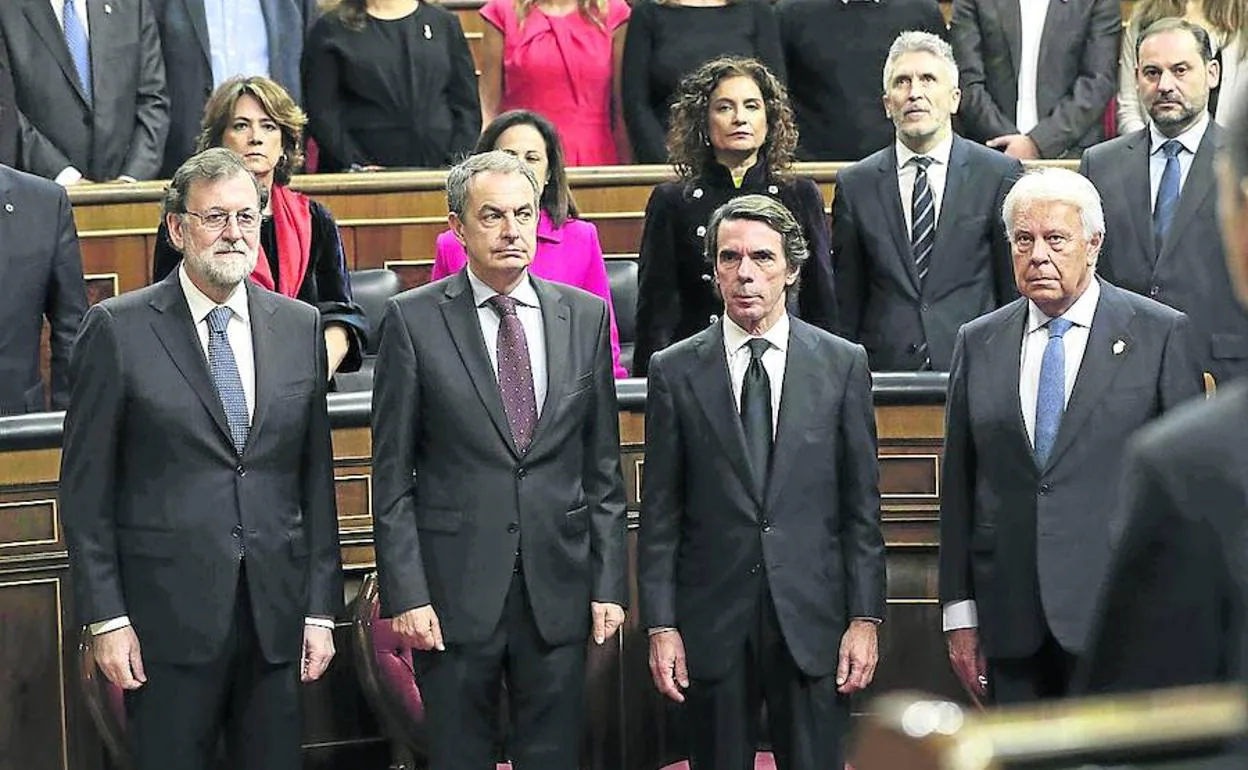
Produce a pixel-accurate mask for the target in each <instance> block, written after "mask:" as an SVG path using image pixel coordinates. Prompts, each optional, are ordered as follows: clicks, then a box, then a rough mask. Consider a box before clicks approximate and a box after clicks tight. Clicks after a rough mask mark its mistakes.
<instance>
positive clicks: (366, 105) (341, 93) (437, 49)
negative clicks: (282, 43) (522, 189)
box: [303, 0, 481, 171]
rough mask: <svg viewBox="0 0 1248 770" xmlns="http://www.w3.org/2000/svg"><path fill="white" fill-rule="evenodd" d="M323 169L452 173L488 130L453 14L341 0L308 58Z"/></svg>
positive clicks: (316, 30) (312, 40)
mask: <svg viewBox="0 0 1248 770" xmlns="http://www.w3.org/2000/svg"><path fill="white" fill-rule="evenodd" d="M303 93H304V99H305V101H306V103H307V107H308V118H309V121H310V123H309V129H310V132H311V134H312V137H313V138H314V139H316V143H317V145H318V147H319V148H320V150H321V161H320V168H319V170H322V171H340V170H361V169H368V170H372V169H377V168H444V167H446V166H450V165H451V164H452V163H454V162H455V161H456V160H457V159H458V158H459V157H461V156H464V155H467V154H468V153H470V152H471V151H472V147H473V145H474V144H475V143H476V141H477V135H478V134H480V133H481V105H480V102H479V101H478V98H477V76H476V68H475V66H474V65H473V62H472V54H471V53H470V52H469V50H468V41H467V40H466V39H465V38H464V30H463V29H462V28H461V27H460V25H459V19H458V18H456V16H455V14H453V13H452V12H450V11H448V10H446V9H445V8H442V7H440V6H437V5H433V4H430V3H427V2H417V0H391V1H390V2H380V0H342V2H341V3H340V4H339V5H338V7H337V8H336V9H335V10H332V11H329V12H328V13H326V14H325V15H324V16H322V17H321V18H320V19H319V20H318V21H317V22H316V25H315V26H314V27H313V28H312V32H311V33H310V35H309V37H308V43H307V45H306V46H305V47H304V54H303Z"/></svg>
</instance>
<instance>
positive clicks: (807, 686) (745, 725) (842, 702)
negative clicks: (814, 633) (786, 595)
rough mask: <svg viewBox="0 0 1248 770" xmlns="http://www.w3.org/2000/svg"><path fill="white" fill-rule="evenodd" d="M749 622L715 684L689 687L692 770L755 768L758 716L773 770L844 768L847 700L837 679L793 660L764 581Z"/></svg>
mask: <svg viewBox="0 0 1248 770" xmlns="http://www.w3.org/2000/svg"><path fill="white" fill-rule="evenodd" d="M759 582H760V583H761V584H762V588H761V589H760V594H759V599H758V606H757V611H756V612H755V618H754V622H753V624H752V627H751V629H750V633H749V635H748V636H747V637H746V643H745V645H744V646H743V647H742V648H741V652H740V654H739V655H738V657H737V660H736V662H734V663H733V665H732V666H731V667H730V668H729V670H728V673H727V674H725V675H724V676H723V677H722V678H720V679H715V680H704V679H694V680H692V681H691V682H690V686H689V690H688V692H687V698H686V705H687V708H688V717H689V732H690V736H691V740H690V759H691V764H692V765H693V767H694V770H753V768H754V752H755V746H756V744H757V742H758V726H759V712H760V709H761V707H762V706H763V704H764V703H765V704H766V706H767V715H768V732H769V734H770V738H771V747H772V752H773V753H774V755H775V759H776V767H778V768H779V770H829V768H840V767H843V766H844V764H845V760H844V753H843V747H842V745H841V744H842V741H841V739H842V737H843V736H844V733H845V729H846V727H847V726H848V724H849V698H848V697H846V696H843V695H841V694H840V693H838V692H837V691H836V674H835V673H832V674H829V675H827V676H822V677H809V676H806V675H805V674H804V673H802V671H801V669H799V668H798V667H797V664H796V663H795V662H794V661H793V656H792V655H790V654H789V649H788V646H787V645H786V644H785V641H784V637H783V635H782V634H781V632H780V623H779V620H778V619H777V617H776V607H775V604H774V602H773V601H772V598H771V591H770V590H768V589H767V583H766V581H759Z"/></svg>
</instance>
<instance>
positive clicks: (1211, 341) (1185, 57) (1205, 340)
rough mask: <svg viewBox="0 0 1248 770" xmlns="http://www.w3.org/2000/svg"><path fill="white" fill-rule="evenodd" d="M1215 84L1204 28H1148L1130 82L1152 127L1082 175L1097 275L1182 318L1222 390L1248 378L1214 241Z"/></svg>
mask: <svg viewBox="0 0 1248 770" xmlns="http://www.w3.org/2000/svg"><path fill="white" fill-rule="evenodd" d="M1219 76H1220V73H1219V68H1218V62H1216V61H1214V60H1213V49H1212V47H1211V45H1210V41H1209V33H1208V32H1206V31H1205V29H1204V28H1203V27H1201V26H1200V25H1198V24H1193V23H1191V22H1189V21H1185V20H1183V19H1163V20H1161V21H1158V22H1157V23H1155V24H1153V25H1151V26H1150V27H1148V29H1146V30H1144V31H1143V32H1142V33H1141V34H1140V38H1139V68H1138V70H1137V73H1136V84H1137V87H1138V89H1139V92H1140V103H1141V104H1143V105H1144V106H1145V107H1146V108H1147V109H1148V114H1149V116H1150V120H1149V125H1148V127H1147V128H1145V129H1143V130H1141V131H1137V132H1135V133H1132V134H1127V135H1125V136H1121V137H1119V138H1117V139H1115V140H1113V141H1112V142H1106V143H1105V144H1102V145H1099V146H1097V147H1094V148H1092V149H1090V150H1089V151H1088V152H1087V153H1085V154H1084V156H1083V163H1082V166H1081V167H1080V171H1081V172H1082V173H1083V174H1084V175H1085V176H1087V177H1088V178H1089V179H1091V180H1092V182H1093V183H1094V184H1095V185H1096V186H1097V187H1098V188H1099V189H1100V191H1101V193H1102V195H1103V196H1104V198H1105V226H1106V235H1105V249H1104V253H1103V255H1102V257H1101V262H1100V264H1101V268H1100V271H1101V275H1102V276H1104V277H1105V278H1106V279H1107V280H1109V281H1110V282H1112V283H1114V284H1116V285H1118V286H1121V287H1123V288H1125V289H1130V290H1131V291H1134V292H1137V293H1139V294H1144V295H1146V296H1149V297H1152V298H1153V299H1155V300H1157V301H1159V302H1164V303H1166V304H1167V305H1170V306H1171V307H1174V308H1177V309H1178V310H1182V311H1183V312H1185V313H1187V315H1188V317H1189V318H1190V319H1191V321H1192V327H1193V330H1194V335H1193V337H1194V341H1195V344H1196V345H1197V349H1196V351H1195V353H1196V359H1197V361H1199V362H1200V363H1201V365H1202V366H1203V367H1204V369H1205V371H1208V372H1212V373H1213V375H1214V377H1215V378H1216V379H1217V381H1218V382H1224V381H1226V380H1228V379H1230V378H1233V377H1237V376H1239V375H1241V374H1243V373H1244V372H1246V371H1248V315H1246V314H1245V313H1244V311H1243V310H1242V308H1241V307H1240V306H1239V303H1237V302H1236V300H1235V295H1234V292H1233V290H1232V286H1233V284H1232V282H1231V280H1230V277H1229V276H1228V274H1227V270H1226V260H1225V258H1224V255H1223V249H1222V242H1221V240H1220V239H1219V238H1218V220H1217V209H1218V191H1217V186H1216V179H1215V178H1214V171H1213V159H1214V155H1215V154H1216V152H1217V150H1218V149H1219V148H1220V147H1221V145H1222V141H1223V130H1222V128H1221V127H1219V126H1218V125H1217V124H1216V123H1214V122H1213V121H1212V120H1211V119H1210V117H1209V110H1208V105H1209V90H1210V89H1211V88H1214V87H1216V86H1217V85H1218V82H1219Z"/></svg>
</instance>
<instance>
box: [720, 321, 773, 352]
mask: <svg viewBox="0 0 1248 770" xmlns="http://www.w3.org/2000/svg"><path fill="white" fill-rule="evenodd" d="M762 337H763V339H765V340H767V341H768V342H770V343H771V344H772V345H773V346H774V347H775V348H776V349H777V350H779V351H780V352H782V353H783V352H784V350H785V349H786V348H787V347H788V346H789V314H788V313H787V312H786V313H785V314H784V315H782V316H780V320H779V321H776V322H775V323H774V324H772V326H771V328H770V329H768V330H767V331H766V332H764V333H763V335H762ZM752 339H754V335H752V334H750V333H748V332H747V331H746V330H745V329H742V328H741V327H740V326H738V325H737V322H736V321H734V320H732V319H731V318H729V317H728V314H727V313H725V314H724V349H725V350H727V351H728V355H729V356H733V355H736V353H737V351H738V350H740V349H741V348H742V347H743V346H744V345H745V344H746V343H747V342H749V341H750V340H752Z"/></svg>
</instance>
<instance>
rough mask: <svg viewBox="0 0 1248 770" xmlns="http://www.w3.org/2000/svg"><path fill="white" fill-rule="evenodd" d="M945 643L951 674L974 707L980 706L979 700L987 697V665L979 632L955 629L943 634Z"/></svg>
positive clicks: (971, 629) (968, 629) (969, 629)
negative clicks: (960, 684)
mask: <svg viewBox="0 0 1248 770" xmlns="http://www.w3.org/2000/svg"><path fill="white" fill-rule="evenodd" d="M945 643H946V644H947V645H948V647H949V665H951V666H953V673H955V674H957V675H958V681H960V682H961V683H962V687H964V688H965V689H966V692H967V694H969V695H970V696H971V700H973V701H974V702H975V705H976V706H982V705H983V704H982V703H981V699H983V698H986V697H988V663H987V661H985V660H984V653H983V651H982V650H981V649H980V647H979V631H977V630H976V629H974V628H955V629H954V630H952V631H950V632H949V633H947V634H945Z"/></svg>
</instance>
